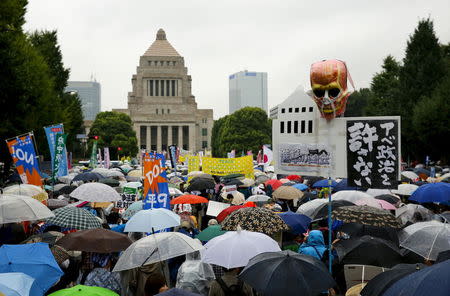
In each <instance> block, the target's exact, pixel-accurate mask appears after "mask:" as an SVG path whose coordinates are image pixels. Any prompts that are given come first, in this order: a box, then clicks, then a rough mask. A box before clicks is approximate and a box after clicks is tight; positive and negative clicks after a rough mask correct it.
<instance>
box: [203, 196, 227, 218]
mask: <svg viewBox="0 0 450 296" xmlns="http://www.w3.org/2000/svg"><path fill="white" fill-rule="evenodd" d="M230 206H231V205H230V204H227V203H224V202H218V201H213V200H210V201H209V202H208V209H207V210H206V215H207V216H213V217H217V215H219V214H220V212H222V211H223V210H225V209H226V208H228V207H230Z"/></svg>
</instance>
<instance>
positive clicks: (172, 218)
mask: <svg viewBox="0 0 450 296" xmlns="http://www.w3.org/2000/svg"><path fill="white" fill-rule="evenodd" d="M178 225H180V216H178V215H177V214H175V213H174V212H172V211H169V210H167V209H149V210H141V211H138V212H137V213H136V214H134V215H133V217H131V219H130V221H128V222H127V224H125V230H124V231H125V232H153V231H158V230H162V229H165V228H170V227H175V226H178Z"/></svg>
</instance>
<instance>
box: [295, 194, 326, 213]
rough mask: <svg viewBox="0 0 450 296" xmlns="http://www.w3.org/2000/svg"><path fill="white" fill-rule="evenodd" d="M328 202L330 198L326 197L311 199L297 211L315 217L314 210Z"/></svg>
mask: <svg viewBox="0 0 450 296" xmlns="http://www.w3.org/2000/svg"><path fill="white" fill-rule="evenodd" d="M327 202H328V199H326V198H318V199H313V200H310V201H308V202H306V203H304V204H302V205H301V206H299V207H298V209H297V213H299V214H303V215H305V216H308V217H310V218H312V217H313V214H314V211H315V210H316V209H317V208H318V207H320V206H321V205H323V204H326V203H327Z"/></svg>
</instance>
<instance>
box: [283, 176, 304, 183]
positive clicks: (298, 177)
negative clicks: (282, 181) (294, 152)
mask: <svg viewBox="0 0 450 296" xmlns="http://www.w3.org/2000/svg"><path fill="white" fill-rule="evenodd" d="M286 179H288V180H291V181H294V182H297V183H300V182H303V179H302V177H301V176H299V175H289V176H287V177H286Z"/></svg>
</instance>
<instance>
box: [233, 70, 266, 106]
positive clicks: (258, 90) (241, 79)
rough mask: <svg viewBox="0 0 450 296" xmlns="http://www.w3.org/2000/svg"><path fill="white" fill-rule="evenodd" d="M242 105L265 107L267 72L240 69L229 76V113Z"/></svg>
mask: <svg viewBox="0 0 450 296" xmlns="http://www.w3.org/2000/svg"><path fill="white" fill-rule="evenodd" d="M244 107H258V108H261V109H263V110H264V111H266V113H267V112H268V108H267V73H265V72H249V71H247V70H245V71H241V72H238V73H235V74H232V75H230V76H229V113H230V114H231V113H233V112H235V111H236V110H239V109H241V108H244Z"/></svg>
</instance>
